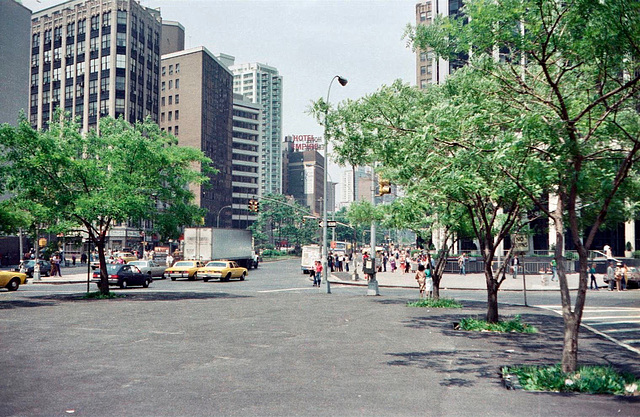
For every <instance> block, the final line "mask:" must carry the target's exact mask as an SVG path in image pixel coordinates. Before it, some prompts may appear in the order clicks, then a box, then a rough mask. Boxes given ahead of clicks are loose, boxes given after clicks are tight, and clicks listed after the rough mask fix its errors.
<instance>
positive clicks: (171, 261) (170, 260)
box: [165, 254, 173, 267]
mask: <svg viewBox="0 0 640 417" xmlns="http://www.w3.org/2000/svg"><path fill="white" fill-rule="evenodd" d="M165 262H166V265H167V267H170V266H172V265H173V256H172V255H171V254H168V255H167V259H166V261H165Z"/></svg>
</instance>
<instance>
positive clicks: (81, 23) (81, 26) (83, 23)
mask: <svg viewBox="0 0 640 417" xmlns="http://www.w3.org/2000/svg"><path fill="white" fill-rule="evenodd" d="M86 30H87V20H86V19H83V20H78V36H80V35H84V34H85V31H86Z"/></svg>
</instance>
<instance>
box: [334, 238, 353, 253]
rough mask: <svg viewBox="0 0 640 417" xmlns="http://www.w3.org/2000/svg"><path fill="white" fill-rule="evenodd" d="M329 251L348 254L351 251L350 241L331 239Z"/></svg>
mask: <svg viewBox="0 0 640 417" xmlns="http://www.w3.org/2000/svg"><path fill="white" fill-rule="evenodd" d="M331 252H333V253H338V254H344V255H348V254H350V253H351V243H349V242H339V241H335V240H332V241H331Z"/></svg>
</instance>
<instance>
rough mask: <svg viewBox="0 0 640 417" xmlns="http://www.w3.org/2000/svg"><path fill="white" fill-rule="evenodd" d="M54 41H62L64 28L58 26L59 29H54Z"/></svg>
mask: <svg viewBox="0 0 640 417" xmlns="http://www.w3.org/2000/svg"><path fill="white" fill-rule="evenodd" d="M53 39H54V40H56V41H59V40H60V39H62V26H58V27H57V28H55V29H53Z"/></svg>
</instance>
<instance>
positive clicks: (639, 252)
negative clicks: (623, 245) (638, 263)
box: [632, 250, 640, 259]
mask: <svg viewBox="0 0 640 417" xmlns="http://www.w3.org/2000/svg"><path fill="white" fill-rule="evenodd" d="M632 255H633V257H634V258H636V259H640V250H637V251H634V252H633V254H632Z"/></svg>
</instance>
